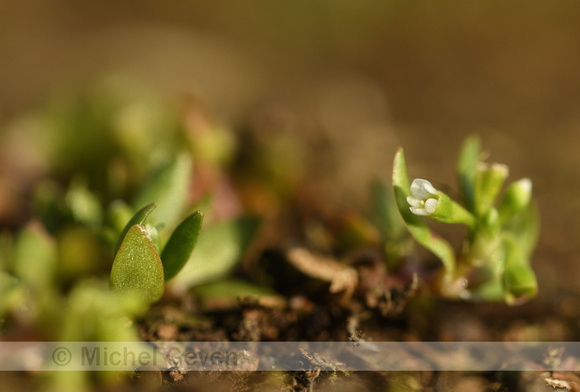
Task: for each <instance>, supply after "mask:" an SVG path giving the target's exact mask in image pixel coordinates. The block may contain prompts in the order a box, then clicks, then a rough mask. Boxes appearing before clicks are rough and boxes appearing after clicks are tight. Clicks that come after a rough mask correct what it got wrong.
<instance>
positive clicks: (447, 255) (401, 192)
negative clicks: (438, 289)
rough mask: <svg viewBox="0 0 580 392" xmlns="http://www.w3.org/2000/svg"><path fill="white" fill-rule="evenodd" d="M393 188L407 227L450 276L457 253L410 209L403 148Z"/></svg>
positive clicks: (397, 163) (396, 165)
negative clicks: (438, 260)
mask: <svg viewBox="0 0 580 392" xmlns="http://www.w3.org/2000/svg"><path fill="white" fill-rule="evenodd" d="M393 188H394V190H395V199H396V201H397V206H398V207H399V212H400V213H401V216H402V217H403V220H404V221H405V224H406V225H407V229H408V230H409V232H410V233H411V235H412V236H413V238H415V240H417V242H419V243H420V244H421V245H422V246H424V247H425V248H427V249H428V250H429V251H431V252H433V253H434V254H435V255H436V256H437V257H439V259H441V261H442V262H443V266H444V267H445V270H446V273H447V275H448V276H451V275H452V274H453V272H454V271H455V255H454V252H453V248H452V247H451V245H449V243H448V242H447V241H445V240H443V239H441V238H440V237H438V236H436V235H435V234H434V233H432V232H431V230H430V229H429V227H428V226H427V224H426V223H425V221H424V220H423V219H421V218H420V217H418V216H417V215H415V214H413V213H412V212H411V211H410V210H409V203H407V196H409V195H410V194H411V191H410V184H409V176H408V174H407V163H406V161H405V153H404V151H403V149H402V148H400V149H399V150H398V151H397V154H396V155H395V160H394V162H393Z"/></svg>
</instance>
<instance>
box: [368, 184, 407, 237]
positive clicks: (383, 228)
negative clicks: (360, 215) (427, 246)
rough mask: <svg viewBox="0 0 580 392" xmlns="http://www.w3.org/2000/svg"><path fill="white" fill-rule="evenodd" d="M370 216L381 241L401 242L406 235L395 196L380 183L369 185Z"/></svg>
mask: <svg viewBox="0 0 580 392" xmlns="http://www.w3.org/2000/svg"><path fill="white" fill-rule="evenodd" d="M370 193H371V215H372V219H373V222H374V223H375V224H376V225H377V228H378V229H379V232H380V233H381V236H382V238H383V241H388V240H402V239H404V238H405V237H406V236H407V235H408V234H407V228H406V227H405V222H404V221H403V219H402V218H401V214H399V210H398V208H397V203H396V201H395V196H394V195H393V192H392V190H391V189H388V188H387V186H386V184H385V183H384V182H382V181H378V180H377V181H373V182H372V183H371V192H370Z"/></svg>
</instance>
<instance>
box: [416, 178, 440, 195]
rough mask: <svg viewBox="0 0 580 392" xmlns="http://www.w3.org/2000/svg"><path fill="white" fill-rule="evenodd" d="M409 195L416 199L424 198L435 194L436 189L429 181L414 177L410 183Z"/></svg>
mask: <svg viewBox="0 0 580 392" xmlns="http://www.w3.org/2000/svg"><path fill="white" fill-rule="evenodd" d="M411 195H413V196H414V197H416V198H417V199H420V200H425V199H427V198H429V197H430V196H437V189H435V187H433V185H431V183H430V182H429V181H427V180H424V179H422V178H415V179H414V180H413V183H412V184H411Z"/></svg>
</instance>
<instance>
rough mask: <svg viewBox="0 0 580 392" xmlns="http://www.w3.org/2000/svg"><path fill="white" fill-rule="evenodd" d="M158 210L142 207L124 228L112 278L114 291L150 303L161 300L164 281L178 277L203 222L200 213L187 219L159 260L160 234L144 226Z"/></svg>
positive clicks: (174, 232) (176, 231)
mask: <svg viewBox="0 0 580 392" xmlns="http://www.w3.org/2000/svg"><path fill="white" fill-rule="evenodd" d="M155 207H156V205H155V204H154V203H152V204H149V205H147V206H145V207H143V208H142V209H141V210H139V211H138V212H137V213H136V214H135V215H134V216H133V218H131V220H130V221H129V222H128V223H127V225H126V226H125V229H124V230H123V231H122V233H121V236H120V238H119V246H118V247H117V251H116V254H115V260H114V262H113V268H112V270H111V278H110V286H111V289H113V290H115V291H122V292H133V293H136V294H138V295H141V296H143V297H144V298H146V299H147V301H148V302H151V303H152V302H155V301H157V300H159V299H160V298H161V296H162V295H163V290H164V282H165V281H167V280H169V279H171V278H173V277H174V276H175V275H177V273H178V272H179V271H180V270H181V269H182V268H183V266H184V265H185V263H186V262H187V260H189V258H190V256H191V253H192V252H193V249H194V248H195V245H196V243H197V239H198V237H199V233H200V231H201V225H202V222H203V213H202V212H201V211H196V212H194V213H193V214H191V215H189V216H188V217H187V218H185V219H184V220H183V221H182V222H181V223H180V224H179V225H178V226H177V228H176V229H175V230H174V231H173V233H172V234H171V237H170V238H169V240H168V241H167V244H166V245H165V247H164V248H163V251H162V252H161V255H162V257H160V255H159V254H160V252H159V251H158V249H159V245H155V242H157V241H156V239H155V238H154V237H155V236H156V235H157V232H156V230H155V229H154V227H152V226H149V227H148V225H146V224H145V222H146V220H147V217H148V216H149V214H150V213H151V212H152V211H153V209H155ZM152 237H153V238H152Z"/></svg>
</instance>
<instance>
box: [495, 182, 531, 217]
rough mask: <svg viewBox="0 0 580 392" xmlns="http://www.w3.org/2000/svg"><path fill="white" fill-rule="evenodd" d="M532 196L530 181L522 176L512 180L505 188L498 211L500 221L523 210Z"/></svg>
mask: <svg viewBox="0 0 580 392" xmlns="http://www.w3.org/2000/svg"><path fill="white" fill-rule="evenodd" d="M531 198H532V181H531V180H530V179H529V178H522V179H519V180H518V181H514V182H512V183H511V184H510V185H509V186H508V187H507V189H506V190H505V192H504V194H503V197H502V199H501V201H500V203H499V207H498V211H499V216H500V220H501V222H502V223H505V222H507V221H508V220H509V219H510V218H512V217H513V216H515V215H516V214H518V213H520V212H521V211H522V210H524V209H525V208H526V207H527V206H528V205H529V204H530V200H531Z"/></svg>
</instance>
